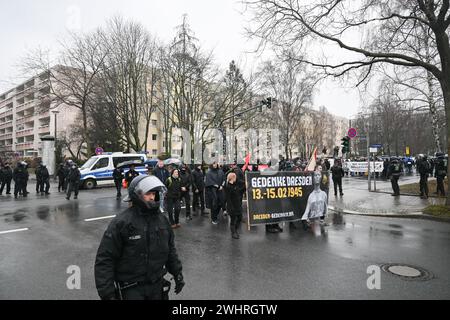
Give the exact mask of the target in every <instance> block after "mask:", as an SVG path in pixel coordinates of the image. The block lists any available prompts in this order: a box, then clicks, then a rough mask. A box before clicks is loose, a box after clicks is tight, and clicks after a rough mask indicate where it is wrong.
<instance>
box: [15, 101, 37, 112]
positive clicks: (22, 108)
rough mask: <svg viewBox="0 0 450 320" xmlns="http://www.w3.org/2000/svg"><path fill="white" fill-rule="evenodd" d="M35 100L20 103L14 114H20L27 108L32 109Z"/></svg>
mask: <svg viewBox="0 0 450 320" xmlns="http://www.w3.org/2000/svg"><path fill="white" fill-rule="evenodd" d="M36 102H37V100H36V99H33V100H30V101H27V102H24V103H22V104H21V105H19V106H17V108H16V112H20V111H22V110H26V109H28V108H31V107H34V105H35V104H36Z"/></svg>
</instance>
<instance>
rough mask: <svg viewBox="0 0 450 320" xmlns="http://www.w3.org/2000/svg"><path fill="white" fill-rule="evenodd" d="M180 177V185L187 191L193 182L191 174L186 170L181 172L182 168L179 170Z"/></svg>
mask: <svg viewBox="0 0 450 320" xmlns="http://www.w3.org/2000/svg"><path fill="white" fill-rule="evenodd" d="M180 179H181V186H182V187H185V188H186V191H185V192H188V191H189V190H190V188H191V186H192V183H193V181H192V180H193V179H192V174H190V173H189V172H188V171H184V172H183V171H182V170H180Z"/></svg>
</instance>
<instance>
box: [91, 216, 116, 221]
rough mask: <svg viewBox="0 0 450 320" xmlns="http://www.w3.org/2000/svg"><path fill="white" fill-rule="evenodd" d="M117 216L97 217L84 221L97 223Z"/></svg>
mask: <svg viewBox="0 0 450 320" xmlns="http://www.w3.org/2000/svg"><path fill="white" fill-rule="evenodd" d="M115 216H116V215H113V216H104V217H97V218H90V219H84V221H87V222H89V221H96V220H103V219H111V218H114V217H115Z"/></svg>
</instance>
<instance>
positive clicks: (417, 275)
mask: <svg viewBox="0 0 450 320" xmlns="http://www.w3.org/2000/svg"><path fill="white" fill-rule="evenodd" d="M381 269H382V270H383V271H385V272H387V273H390V274H392V275H394V276H397V277H400V278H402V279H404V280H421V281H425V280H430V279H432V278H433V274H432V273H431V272H429V271H427V270H425V269H422V268H419V267H416V266H409V265H406V264H400V263H390V264H384V265H382V266H381Z"/></svg>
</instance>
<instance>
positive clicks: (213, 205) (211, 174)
mask: <svg viewBox="0 0 450 320" xmlns="http://www.w3.org/2000/svg"><path fill="white" fill-rule="evenodd" d="M224 184H225V175H224V173H223V171H222V170H221V169H220V168H219V165H218V164H217V162H214V163H213V164H212V165H211V166H210V168H209V170H208V172H207V173H206V177H205V190H206V205H207V207H208V208H210V209H211V222H212V224H218V218H219V212H220V206H221V199H222V196H221V193H222V192H223V185H224Z"/></svg>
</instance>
